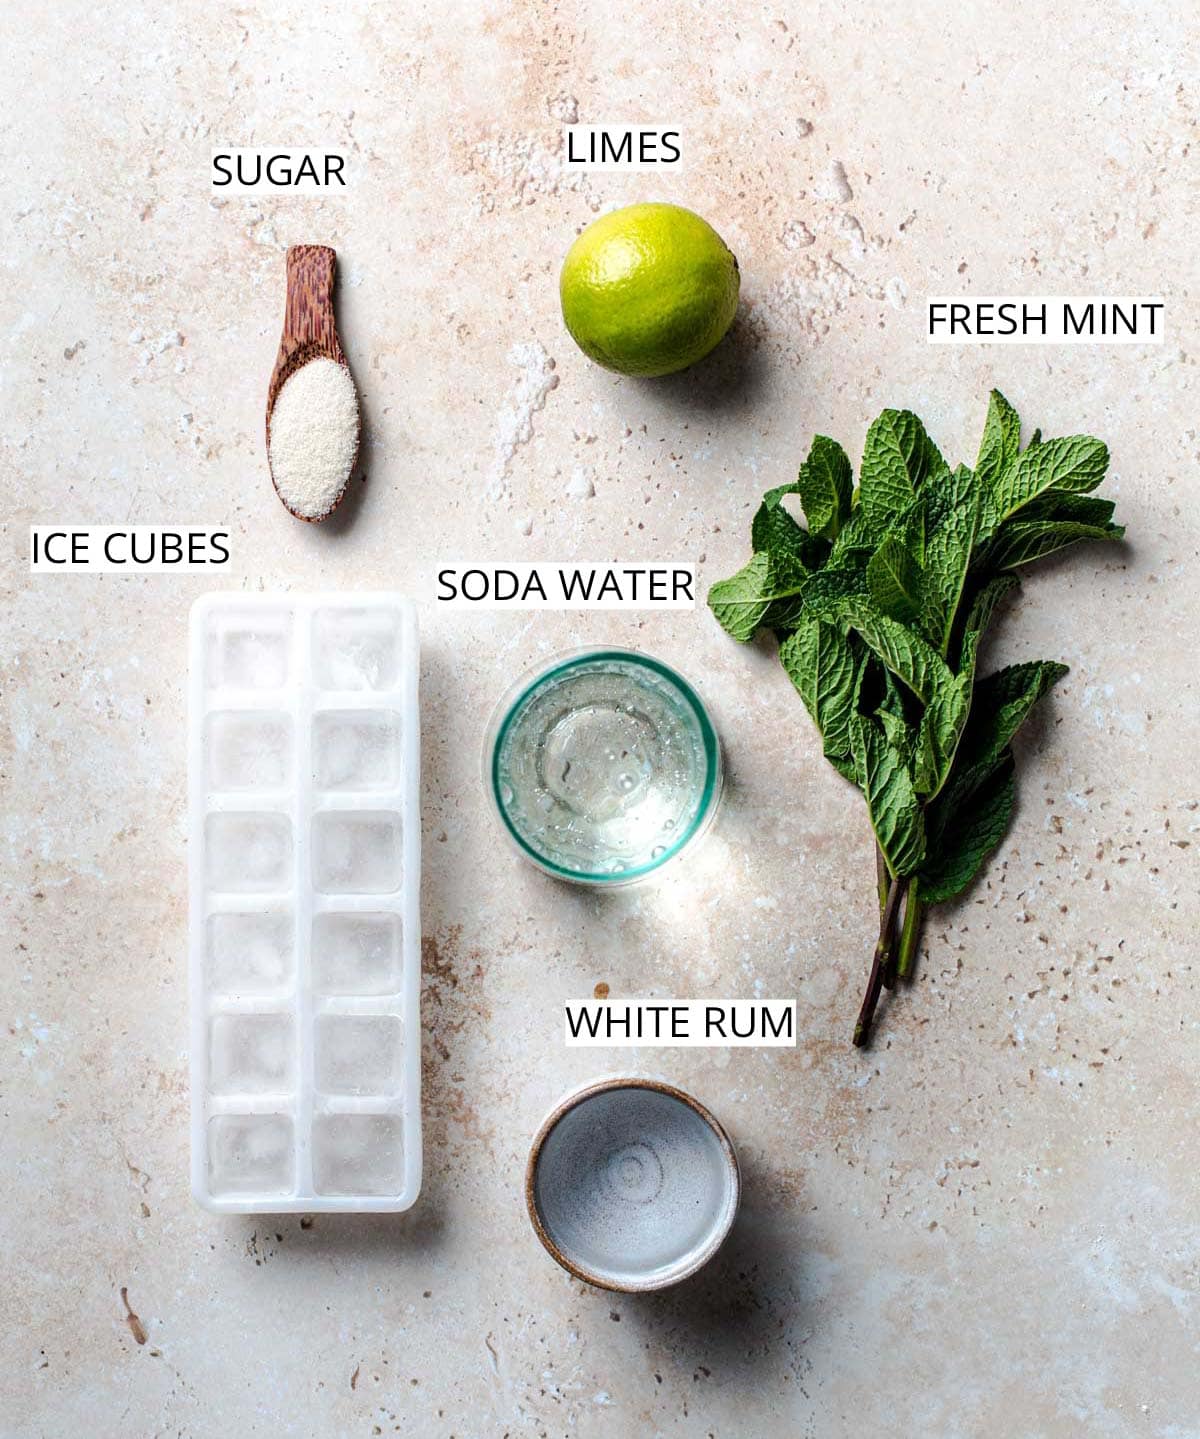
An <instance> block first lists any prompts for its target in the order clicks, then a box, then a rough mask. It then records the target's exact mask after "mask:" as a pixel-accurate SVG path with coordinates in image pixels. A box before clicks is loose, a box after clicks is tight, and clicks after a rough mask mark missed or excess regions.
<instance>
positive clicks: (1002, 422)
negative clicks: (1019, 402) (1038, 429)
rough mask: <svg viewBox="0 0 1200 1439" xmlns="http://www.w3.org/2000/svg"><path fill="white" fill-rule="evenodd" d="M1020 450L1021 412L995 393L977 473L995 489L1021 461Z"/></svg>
mask: <svg viewBox="0 0 1200 1439" xmlns="http://www.w3.org/2000/svg"><path fill="white" fill-rule="evenodd" d="M1020 448H1021V421H1020V419H1019V418H1018V416H1017V412H1016V410H1014V409H1013V407H1012V406H1011V405H1010V404H1009V403H1008V401H1007V400H1006V399H1005V398H1004V396H1003V395H1002V394H1001V393H1000V391H999V390H993V391H992V393H991V396H990V397H989V399H988V412H987V419H986V420H985V421H984V425H983V438H982V440H980V442H979V458H978V459H977V460H976V461H975V473H976V474H977V475H978V476H979V478H980V480H981V481H982V482H983V483H984V484H985V485H987V486H988V487H991V486H992V485H994V484H995V483H996V481H997V480H998V479H999V478H1000V475H1001V474H1002V472H1003V471H1004V470H1006V469H1007V468H1008V466H1009V465H1010V464H1011V463H1012V461H1013V460H1015V459H1016V458H1017V454H1018V452H1019V451H1020Z"/></svg>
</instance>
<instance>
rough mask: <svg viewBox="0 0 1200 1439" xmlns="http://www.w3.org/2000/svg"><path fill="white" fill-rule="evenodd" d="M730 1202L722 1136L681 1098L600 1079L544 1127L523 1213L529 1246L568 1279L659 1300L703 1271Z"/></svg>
mask: <svg viewBox="0 0 1200 1439" xmlns="http://www.w3.org/2000/svg"><path fill="white" fill-rule="evenodd" d="M740 1195H741V1175H740V1173H739V1170H738V1161H737V1155H736V1154H735V1153H734V1148H733V1145H732V1144H731V1143H730V1140H729V1136H728V1135H727V1134H726V1133H725V1131H724V1129H722V1127H721V1125H720V1124H719V1123H718V1122H717V1120H716V1119H714V1118H713V1116H712V1115H711V1114H710V1113H709V1112H708V1110H707V1109H705V1107H704V1106H703V1105H702V1104H700V1103H699V1102H698V1101H697V1100H695V1099H693V1098H692V1097H691V1095H690V1094H685V1093H684V1092H683V1091H682V1090H681V1089H676V1088H674V1087H673V1086H672V1085H669V1084H663V1083H660V1082H659V1081H658V1080H653V1079H604V1080H600V1081H598V1082H597V1083H595V1084H589V1085H588V1086H587V1087H586V1088H584V1089H581V1090H578V1091H576V1092H575V1093H574V1094H570V1095H568V1096H567V1098H566V1099H564V1100H562V1101H561V1103H559V1104H558V1105H557V1106H556V1107H555V1108H554V1109H553V1110H552V1111H551V1112H550V1114H549V1115H548V1116H547V1117H546V1119H545V1121H544V1122H543V1124H542V1127H541V1129H539V1130H538V1133H537V1137H536V1138H535V1139H534V1141H533V1148H532V1150H531V1151H530V1155H529V1165H528V1168H527V1169H526V1173H525V1201H526V1204H527V1205H528V1207H529V1218H530V1220H531V1221H532V1223H533V1227H534V1229H535V1230H536V1231H537V1236H538V1238H539V1239H540V1240H541V1241H542V1243H543V1244H544V1245H545V1247H546V1249H547V1250H548V1251H549V1252H550V1254H551V1255H552V1256H553V1257H554V1258H555V1259H556V1260H557V1261H558V1263H559V1264H561V1265H562V1267H563V1268H564V1269H566V1270H568V1271H569V1272H570V1273H571V1274H574V1275H575V1276H576V1278H578V1279H584V1280H586V1281H587V1282H588V1283H589V1284H596V1285H599V1286H600V1288H602V1289H616V1290H619V1291H621V1292H623V1293H626V1294H634V1293H640V1292H642V1291H645V1290H650V1289H664V1288H666V1287H667V1285H669V1284H677V1283H678V1282H679V1281H680V1280H681V1279H686V1278H687V1276H688V1275H689V1274H694V1273H695V1272H696V1270H697V1269H699V1268H700V1267H701V1266H702V1265H704V1264H706V1263H707V1262H708V1261H709V1260H710V1259H711V1258H712V1256H713V1255H714V1254H715V1253H716V1252H717V1250H718V1249H719V1248H720V1246H721V1242H722V1241H723V1240H724V1238H725V1236H726V1235H727V1234H728V1233H729V1229H730V1226H731V1225H732V1224H733V1219H734V1215H735V1214H736V1213H737V1207H738V1200H739V1198H740Z"/></svg>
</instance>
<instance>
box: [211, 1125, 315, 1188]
mask: <svg viewBox="0 0 1200 1439" xmlns="http://www.w3.org/2000/svg"><path fill="white" fill-rule="evenodd" d="M294 1154H295V1140H294V1138H293V1135H292V1121H291V1120H290V1119H289V1118H288V1117H287V1115H286V1114H218V1115H215V1116H214V1117H213V1118H212V1119H210V1120H209V1121H208V1181H209V1189H210V1190H211V1192H212V1193H213V1194H214V1195H215V1196H216V1197H217V1198H220V1197H221V1196H222V1195H224V1194H246V1193H253V1192H255V1191H257V1192H259V1193H267V1194H290V1193H291V1192H292V1190H293V1188H294V1187H295V1179H294V1162H293V1156H294Z"/></svg>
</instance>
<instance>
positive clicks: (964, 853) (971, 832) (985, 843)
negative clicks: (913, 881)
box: [917, 751, 1016, 904]
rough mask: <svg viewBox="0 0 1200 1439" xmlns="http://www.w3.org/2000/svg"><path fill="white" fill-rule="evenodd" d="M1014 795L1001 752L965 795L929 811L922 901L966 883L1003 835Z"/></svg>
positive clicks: (935, 900)
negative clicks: (939, 812)
mask: <svg viewBox="0 0 1200 1439" xmlns="http://www.w3.org/2000/svg"><path fill="white" fill-rule="evenodd" d="M1015 798H1016V781H1015V775H1014V766H1013V757H1012V754H1011V752H1010V751H1006V752H1005V754H1004V755H1003V757H1001V758H1000V759H998V760H997V761H996V762H995V763H994V764H993V766H992V767H991V769H990V770H989V771H988V773H987V775H986V776H984V777H983V778H982V780H981V782H980V784H978V785H977V786H976V788H975V789H974V790H973V791H972V793H971V794H970V795H969V796H961V797H959V798H958V799H956V800H955V801H954V802H953V805H952V806H951V805H947V809H946V813H945V815H944V816H936V815H934V814H932V813H931V814H930V816H929V820H930V824H929V839H928V844H927V851H926V855H925V860H924V863H923V864H922V866H921V870H920V875H919V878H918V881H917V882H918V885H919V892H920V895H921V899H922V900H923V901H924V902H925V903H927V904H940V903H942V902H943V901H944V900H948V899H953V898H954V897H955V896H956V895H959V894H961V893H962V892H963V890H964V889H966V888H967V886H968V885H969V884H970V883H971V881H972V880H973V879H974V878H975V876H976V875H977V874H978V873H979V871H980V870H981V869H982V868H983V865H984V863H985V862H986V860H987V858H988V856H989V855H990V854H991V853H992V851H993V850H994V849H995V848H996V846H997V845H998V844H999V843H1000V841H1001V840H1002V839H1003V838H1004V836H1005V834H1007V832H1008V826H1009V824H1010V823H1011V821H1012V815H1013V807H1014V802H1015ZM946 799H947V801H949V799H950V796H949V794H947V796H946ZM935 808H936V809H939V810H940V809H941V808H942V805H941V804H940V803H939V804H938V805H937V806H936V807H935ZM939 819H940V820H941V821H942V822H940V823H939V822H938V821H939Z"/></svg>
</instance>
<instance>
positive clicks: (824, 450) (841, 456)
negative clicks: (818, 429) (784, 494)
mask: <svg viewBox="0 0 1200 1439" xmlns="http://www.w3.org/2000/svg"><path fill="white" fill-rule="evenodd" d="M789 488H791V489H792V490H793V491H794V492H795V493H796V494H798V495H799V496H800V503H801V504H802V505H803V506H804V517H805V519H806V520H807V521H808V528H809V530H810V532H811V533H812V534H814V535H820V536H822V537H823V538H824V539H827V540H833V539H836V538H837V535H838V532H839V531H840V530H841V528H842V526H843V525H844V524H845V522H846V521H847V520H848V519H849V518H850V504H851V497H852V495H853V492H854V473H853V471H852V470H851V468H850V460H849V458H848V457H847V455H846V452H845V450H843V449H842V447H841V445H839V444H838V442H837V441H836V440H831V439H829V438H828V437H827V436H826V435H814V436H813V442H812V445H811V447H810V448H809V451H808V459H807V460H805V461H804V463H803V464H802V465H801V466H800V472H799V474H798V475H797V476H796V483H795V485H794V486H790V487H789Z"/></svg>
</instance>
